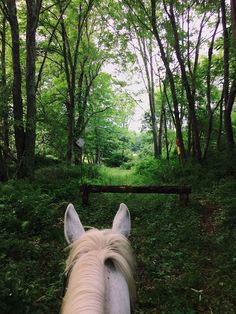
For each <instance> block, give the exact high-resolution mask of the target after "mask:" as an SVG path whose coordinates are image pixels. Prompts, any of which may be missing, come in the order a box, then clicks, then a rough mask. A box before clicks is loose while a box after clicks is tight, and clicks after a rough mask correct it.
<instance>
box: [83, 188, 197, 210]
mask: <svg viewBox="0 0 236 314" xmlns="http://www.w3.org/2000/svg"><path fill="white" fill-rule="evenodd" d="M191 190H192V189H191V186H188V185H183V186H179V185H159V186H130V185H87V184H84V185H82V186H81V187H80V191H81V192H82V202H83V204H84V205H88V201H89V193H161V194H179V196H180V203H181V204H182V205H187V203H188V201H189V194H190V193H191Z"/></svg>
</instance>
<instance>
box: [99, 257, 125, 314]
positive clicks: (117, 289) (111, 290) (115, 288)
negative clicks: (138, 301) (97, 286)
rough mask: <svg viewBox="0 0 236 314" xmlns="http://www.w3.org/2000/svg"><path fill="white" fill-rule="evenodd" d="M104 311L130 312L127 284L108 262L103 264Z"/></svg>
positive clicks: (113, 313)
mask: <svg viewBox="0 0 236 314" xmlns="http://www.w3.org/2000/svg"><path fill="white" fill-rule="evenodd" d="M105 287H106V300H105V313H109V314H130V298H129V290H128V285H127V283H126V281H125V279H124V277H123V275H122V274H121V273H120V272H119V271H117V270H115V268H114V267H113V266H112V265H111V264H110V263H108V264H106V265H105Z"/></svg>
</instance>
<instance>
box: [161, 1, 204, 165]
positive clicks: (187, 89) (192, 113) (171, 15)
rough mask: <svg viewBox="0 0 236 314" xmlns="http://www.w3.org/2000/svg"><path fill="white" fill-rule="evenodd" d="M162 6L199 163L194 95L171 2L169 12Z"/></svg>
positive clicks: (198, 138)
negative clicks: (170, 36) (187, 108)
mask: <svg viewBox="0 0 236 314" xmlns="http://www.w3.org/2000/svg"><path fill="white" fill-rule="evenodd" d="M164 6H165V10H166V13H167V14H168V16H169V19H170V22H171V25H172V30H173V35H174V40H175V42H174V49H175V52H176V57H177V59H178V62H179V66H180V71H181V77H182V81H183V85H184V87H185V92H186V98H187V100H188V107H189V114H190V118H191V121H192V129H193V144H194V151H195V155H196V159H197V160H198V161H199V162H200V161H201V146H200V137H199V131H198V121H197V117H196V110H195V99H194V94H193V93H192V91H191V88H190V84H189V81H188V76H187V72H186V69H185V64H184V61H183V58H182V55H181V48H180V43H179V35H178V30H177V25H176V21H175V15H174V9H173V0H172V1H171V2H170V11H169V12H168V10H167V8H166V5H165V3H164Z"/></svg>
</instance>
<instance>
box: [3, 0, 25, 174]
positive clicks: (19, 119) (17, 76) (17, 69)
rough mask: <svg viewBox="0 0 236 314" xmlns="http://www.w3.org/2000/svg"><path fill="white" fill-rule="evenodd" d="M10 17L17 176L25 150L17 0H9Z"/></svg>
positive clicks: (20, 172)
mask: <svg viewBox="0 0 236 314" xmlns="http://www.w3.org/2000/svg"><path fill="white" fill-rule="evenodd" d="M7 9H8V18H9V23H10V27H11V38H12V65H13V87H12V94H13V116H14V132H15V143H16V153H17V176H18V177H23V173H22V171H21V170H22V169H21V163H22V157H23V152H24V141H25V132H24V124H23V103H22V93H21V84H22V75H21V65H20V39H19V25H18V20H17V10H16V2H15V0H7Z"/></svg>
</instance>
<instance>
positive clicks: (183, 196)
mask: <svg viewBox="0 0 236 314" xmlns="http://www.w3.org/2000/svg"><path fill="white" fill-rule="evenodd" d="M179 201H180V204H181V205H182V206H187V205H188V201H189V195H188V194H187V193H180V194H179Z"/></svg>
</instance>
